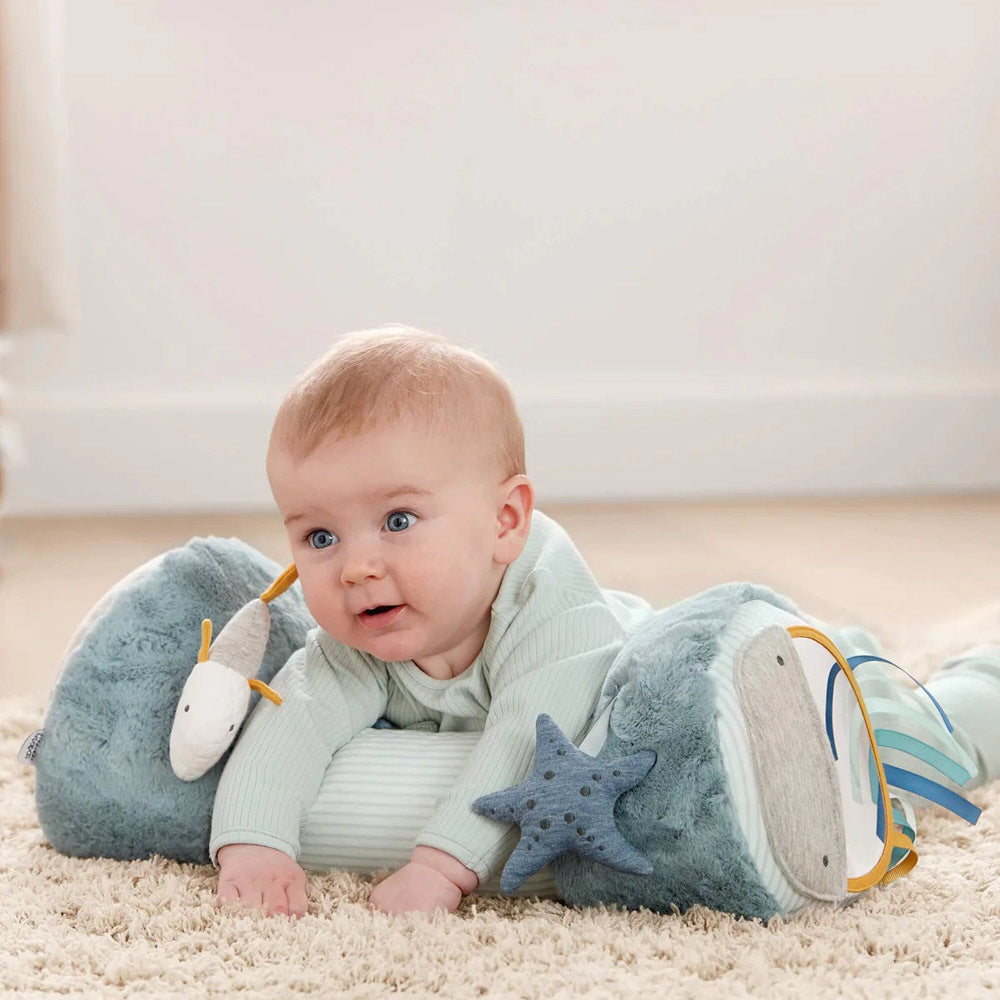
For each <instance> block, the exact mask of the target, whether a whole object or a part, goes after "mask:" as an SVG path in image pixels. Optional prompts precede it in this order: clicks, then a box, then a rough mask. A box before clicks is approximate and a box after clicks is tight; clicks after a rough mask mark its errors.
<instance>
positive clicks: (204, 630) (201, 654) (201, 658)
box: [198, 618, 212, 663]
mask: <svg viewBox="0 0 1000 1000" xmlns="http://www.w3.org/2000/svg"><path fill="white" fill-rule="evenodd" d="M211 647H212V619H211V618H206V619H205V620H204V621H203V622H202V623H201V649H199V650H198V662H199V663H204V662H205V661H206V660H207V659H208V651H209V649H211Z"/></svg>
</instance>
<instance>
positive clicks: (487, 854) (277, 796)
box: [210, 511, 653, 881]
mask: <svg viewBox="0 0 1000 1000" xmlns="http://www.w3.org/2000/svg"><path fill="white" fill-rule="evenodd" d="M652 614H653V609H652V607H651V606H650V605H649V604H648V603H647V602H646V601H644V600H642V599H641V598H639V597H635V596H633V595H632V594H625V593H622V592H619V591H612V590H606V589H603V588H602V587H600V586H598V584H597V582H596V581H595V580H594V577H593V576H592V574H591V572H590V570H589V568H588V567H587V564H586V562H585V561H584V559H583V557H582V556H581V555H580V553H579V552H578V551H577V549H576V547H575V546H574V545H573V543H572V541H571V540H570V538H569V536H568V535H567V534H566V533H565V531H563V529H562V528H560V527H559V525H557V524H556V523H555V522H554V521H552V520H551V519H550V518H548V517H546V516H545V515H544V514H542V513H540V512H538V511H535V513H534V515H533V518H532V526H531V532H530V535H529V538H528V542H527V544H526V545H525V548H524V551H523V552H522V553H521V555H520V556H519V557H518V559H517V560H516V561H515V562H514V563H512V564H511V565H510V566H509V567H508V569H507V571H506V573H505V575H504V578H503V582H502V584H501V586H500V591H499V593H498V594H497V598H496V600H495V601H494V602H493V613H492V621H491V625H490V630H489V634H488V635H487V637H486V642H485V643H484V645H483V649H482V651H481V652H480V654H479V655H478V656H477V657H476V659H475V660H474V661H473V663H472V665H471V666H470V667H469V668H468V669H467V670H466V671H464V672H463V673H462V674H460V675H459V676H458V677H455V678H453V679H450V680H438V679H436V678H433V677H428V676H427V675H426V674H424V673H423V672H422V671H421V670H420V669H419V667H417V666H416V664H414V663H413V662H412V661H407V662H398V663H385V662H383V661H381V660H378V659H376V658H375V657H373V656H370V655H368V654H367V653H363V652H359V651H358V650H354V649H350V648H348V647H346V646H344V645H342V644H341V643H338V642H337V641H335V640H334V639H332V638H331V637H330V636H329V635H327V634H326V633H325V632H323V631H322V630H320V629H317V630H315V631H314V632H312V633H311V634H310V635H309V638H308V641H307V643H306V646H305V648H304V649H302V650H300V651H299V652H297V653H296V654H294V655H293V656H292V657H291V659H290V660H289V661H288V664H287V665H286V666H285V667H284V668H283V669H282V670H281V671H280V673H279V674H278V675H277V676H276V677H275V678H274V680H273V681H272V684H271V686H272V687H273V688H274V689H275V690H276V691H277V692H278V693H279V694H280V695H281V697H282V699H283V703H282V704H281V705H280V706H275V705H273V704H271V703H270V702H267V701H262V702H261V703H260V704H259V705H258V706H257V708H256V710H255V711H254V713H253V715H252V716H251V718H250V720H249V722H248V723H247V726H246V729H245V730H244V732H243V733H242V735H241V736H240V739H239V740H238V742H237V744H236V747H235V749H234V750H233V753H232V755H231V757H230V759H229V762H228V763H227V765H226V768H225V771H224V772H223V775H222V778H221V780H220V782H219V788H218V792H217V795H216V799H215V810H214V814H213V817H212V836H211V844H210V850H211V855H212V857H213V859H214V857H215V855H216V852H217V851H218V850H219V848H220V847H223V846H224V845H226V844H231V843H253V844H261V845H264V846H267V847H274V848H277V849H278V850H281V851H284V852H285V853H286V854H288V855H290V856H291V857H292V858H297V857H298V855H299V850H300V841H299V834H300V826H301V823H302V820H303V817H304V816H305V814H306V811H307V810H308V808H309V806H310V805H311V803H312V802H313V800H314V799H315V797H316V795H317V793H318V791H319V789H320V786H321V784H322V780H323V775H324V773H325V772H326V769H327V767H328V765H329V763H330V759H331V758H332V756H333V755H334V754H335V753H336V752H337V751H338V750H339V749H340V748H341V747H343V746H344V745H345V744H347V743H348V742H349V741H350V740H351V739H352V738H353V737H354V736H355V735H357V734H358V733H360V732H361V731H362V730H365V729H367V728H368V727H370V726H371V725H372V724H373V723H374V722H375V721H376V720H377V719H378V718H380V717H384V718H386V719H388V720H389V721H390V722H392V723H393V724H394V725H397V726H401V727H410V726H415V725H419V724H421V723H431V724H433V725H435V726H437V728H438V729H439V730H440V731H442V732H454V731H480V732H482V734H483V735H482V737H481V739H480V740H479V742H478V744H477V746H476V748H475V750H473V752H472V754H471V757H470V759H469V762H468V764H467V765H466V766H465V767H464V769H463V770H462V773H461V775H460V776H459V779H458V781H457V782H456V783H455V784H454V786H453V787H452V788H451V789H450V791H449V793H448V794H447V795H445V796H444V797H443V798H442V799H441V800H440V801H439V803H438V805H437V808H436V810H435V812H434V815H433V817H432V819H431V820H430V822H429V823H428V824H427V825H426V826H425V827H424V828H423V830H421V832H420V834H419V835H418V836H417V839H416V843H417V844H418V845H427V846H429V847H436V848H439V849H440V850H443V851H446V852H447V853H448V854H451V855H452V856H453V857H455V858H457V859H458V860H459V861H461V862H462V863H463V864H464V865H466V866H467V867H468V868H471V869H472V870H473V871H474V872H475V873H476V874H477V875H478V876H479V878H480V880H481V881H485V880H486V879H488V878H490V877H491V876H492V875H494V874H495V873H496V872H497V871H498V870H499V869H500V867H502V865H503V863H504V861H505V860H506V858H507V856H508V855H509V854H510V851H511V850H512V849H513V847H514V845H515V843H516V842H517V838H518V832H517V830H516V829H513V828H510V827H508V828H504V827H503V826H502V825H501V824H498V823H496V822H495V821H494V820H491V819H486V818H484V817H482V816H479V815H477V814H475V813H474V812H473V811H472V808H471V804H472V802H473V801H475V799H477V798H478V797H479V796H481V795H485V794H487V793H489V792H494V791H498V790H500V789H503V788H507V787H509V786H511V785H514V784H517V783H518V782H519V781H521V780H522V779H523V778H524V776H525V775H526V774H527V772H528V771H529V770H530V768H531V763H532V760H533V757H534V749H535V720H536V718H537V717H538V715H539V714H540V713H541V712H546V713H548V714H549V715H550V716H552V718H553V719H554V720H555V721H556V723H557V724H558V725H559V727H560V728H561V729H562V731H563V732H564V733H566V735H567V736H568V737H569V738H570V739H572V740H574V741H576V742H579V740H580V738H581V737H582V736H583V735H584V732H585V730H586V728H587V723H588V722H589V721H590V719H591V715H592V713H593V710H594V706H595V703H596V700H597V697H598V695H599V693H600V691H601V687H602V685H603V683H604V679H605V676H606V675H607V673H608V669H609V668H610V666H611V663H612V661H613V660H614V658H615V656H616V655H617V654H618V652H619V650H620V649H621V648H622V646H623V645H624V644H625V642H626V641H627V640H628V639H629V638H630V637H631V636H632V635H633V634H635V632H636V631H638V630H639V629H640V628H641V627H642V626H643V625H645V624H646V623H647V622H648V621H649V620H650V618H651V617H652Z"/></svg>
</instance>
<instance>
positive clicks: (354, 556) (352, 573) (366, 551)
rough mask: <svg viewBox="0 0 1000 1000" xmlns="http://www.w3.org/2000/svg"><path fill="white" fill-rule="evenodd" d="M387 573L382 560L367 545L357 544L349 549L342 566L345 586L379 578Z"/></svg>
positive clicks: (341, 574) (341, 577)
mask: <svg viewBox="0 0 1000 1000" xmlns="http://www.w3.org/2000/svg"><path fill="white" fill-rule="evenodd" d="M384 575H385V567H384V566H383V565H382V563H381V560H379V559H378V557H377V556H376V555H375V553H374V552H373V551H372V550H371V548H369V547H367V546H364V547H362V546H355V547H354V548H352V549H351V550H349V551H348V552H347V554H346V556H345V558H344V562H343V564H342V566H341V571H340V579H341V582H342V583H343V584H344V585H345V586H350V585H353V584H357V583H364V581H365V580H377V579H379V578H380V577H382V576H384Z"/></svg>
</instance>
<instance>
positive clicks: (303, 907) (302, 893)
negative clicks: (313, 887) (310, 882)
mask: <svg viewBox="0 0 1000 1000" xmlns="http://www.w3.org/2000/svg"><path fill="white" fill-rule="evenodd" d="M288 912H289V914H290V915H291V916H293V917H304V916H305V915H306V913H308V912H309V899H308V898H307V897H306V887H305V883H304V882H301V883H300V882H292V883H291V884H290V885H289V886H288Z"/></svg>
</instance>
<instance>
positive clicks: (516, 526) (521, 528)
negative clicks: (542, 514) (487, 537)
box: [493, 475, 535, 566]
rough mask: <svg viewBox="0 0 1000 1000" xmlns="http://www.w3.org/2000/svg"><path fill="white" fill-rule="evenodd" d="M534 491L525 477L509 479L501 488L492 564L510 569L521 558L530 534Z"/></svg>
mask: <svg viewBox="0 0 1000 1000" xmlns="http://www.w3.org/2000/svg"><path fill="white" fill-rule="evenodd" d="M534 509H535V490H534V487H533V486H532V485H531V480H530V479H529V478H528V477H527V476H525V475H516V476H511V477H510V479H507V480H505V481H504V482H502V483H501V484H500V505H499V509H498V511H497V544H496V549H495V551H494V556H493V558H494V560H495V561H496V562H498V563H500V564H501V565H503V566H509V565H510V564H511V563H512V562H513V561H514V560H515V559H516V558H517V557H518V556H519V555H520V554H521V550H522V549H523V548H524V544H525V542H527V540H528V532H529V531H530V530H531V512H532V511H533V510H534Z"/></svg>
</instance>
